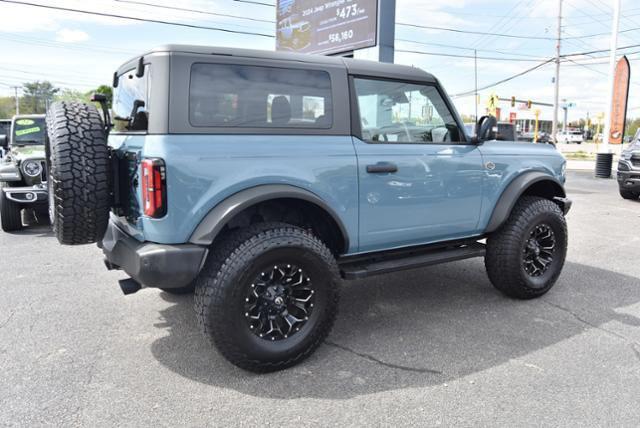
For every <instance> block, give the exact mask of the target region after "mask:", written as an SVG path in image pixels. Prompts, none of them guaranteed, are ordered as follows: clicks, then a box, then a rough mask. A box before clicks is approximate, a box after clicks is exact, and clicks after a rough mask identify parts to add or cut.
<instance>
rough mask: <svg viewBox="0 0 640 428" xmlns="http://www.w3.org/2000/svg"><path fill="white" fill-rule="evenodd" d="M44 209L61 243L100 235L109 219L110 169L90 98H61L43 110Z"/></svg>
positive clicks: (80, 241)
mask: <svg viewBox="0 0 640 428" xmlns="http://www.w3.org/2000/svg"><path fill="white" fill-rule="evenodd" d="M47 129H48V137H49V138H48V143H47V144H48V145H49V147H48V149H47V150H48V153H49V154H50V156H49V159H48V166H49V167H48V171H49V180H48V182H49V184H48V185H49V205H50V206H49V210H50V217H51V224H52V226H53V230H54V233H55V235H56V237H57V238H58V241H60V243H61V244H64V245H79V244H91V243H95V242H97V241H99V240H101V239H102V237H103V236H104V233H105V230H106V228H107V224H108V220H109V207H110V205H111V204H110V194H109V192H110V181H111V177H110V169H109V152H108V149H107V141H106V138H105V132H104V125H103V123H102V119H101V117H100V114H99V113H98V110H97V109H96V108H95V107H94V106H93V105H89V104H84V103H79V102H67V101H62V102H58V103H54V104H53V105H52V106H51V108H50V109H49V112H48V114H47Z"/></svg>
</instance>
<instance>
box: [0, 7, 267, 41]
mask: <svg viewBox="0 0 640 428" xmlns="http://www.w3.org/2000/svg"><path fill="white" fill-rule="evenodd" d="M0 2H3V3H12V4H20V5H23V6H31V7H39V8H43V9H52V10H61V11H64V12H75V13H82V14H85V15H94V16H104V17H108V18H117V19H126V20H130V21H138V22H149V23H152V24H162V25H173V26H176V27H185V28H195V29H199V30H211V31H221V32H224V33H231V34H242V35H250V36H259V37H269V38H271V39H273V38H275V36H274V35H273V34H266V33H258V32H251V31H240V30H231V29H228V28H220V27H209V26H206V25H196V24H186V23H183V22H173V21H165V20H161V19H148V18H138V17H135V16H126V15H117V14H115V13H105V12H91V11H88V10H81V9H72V8H68V7H60V6H47V5H44V4H38V3H29V2H22V1H15V0H0Z"/></svg>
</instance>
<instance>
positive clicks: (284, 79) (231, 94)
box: [189, 64, 333, 129]
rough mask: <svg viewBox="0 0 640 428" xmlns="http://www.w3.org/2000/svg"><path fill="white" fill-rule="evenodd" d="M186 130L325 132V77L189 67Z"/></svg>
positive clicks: (328, 119) (329, 117) (329, 118)
mask: <svg viewBox="0 0 640 428" xmlns="http://www.w3.org/2000/svg"><path fill="white" fill-rule="evenodd" d="M189 121H190V122H191V125H192V126H203V127H249V128H324V129H326V128H331V126H332V123H333V109H332V102H331V79H330V77H329V73H327V72H325V71H319V70H294V69H286V68H274V67H258V66H244V65H228V64H194V65H193V66H192V67H191V84H190V87H189Z"/></svg>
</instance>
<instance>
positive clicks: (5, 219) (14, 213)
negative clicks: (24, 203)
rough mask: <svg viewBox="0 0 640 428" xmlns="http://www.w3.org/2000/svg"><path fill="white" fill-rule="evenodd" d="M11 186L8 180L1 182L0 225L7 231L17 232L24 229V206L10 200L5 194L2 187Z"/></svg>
mask: <svg viewBox="0 0 640 428" xmlns="http://www.w3.org/2000/svg"><path fill="white" fill-rule="evenodd" d="M4 187H9V185H8V184H7V183H6V182H0V225H1V226H2V230H3V231H5V232H15V231H17V230H21V229H22V227H23V226H22V208H21V207H20V205H19V204H17V203H15V202H13V201H10V200H9V199H7V198H6V197H5V195H4V192H3V191H2V188H4Z"/></svg>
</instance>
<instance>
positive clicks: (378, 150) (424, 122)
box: [353, 78, 483, 251]
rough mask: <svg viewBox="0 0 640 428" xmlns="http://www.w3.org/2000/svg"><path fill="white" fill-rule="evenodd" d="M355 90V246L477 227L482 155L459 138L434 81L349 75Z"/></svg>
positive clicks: (436, 237) (467, 232) (435, 237)
mask: <svg viewBox="0 0 640 428" xmlns="http://www.w3.org/2000/svg"><path fill="white" fill-rule="evenodd" d="M353 91H354V92H355V96H356V98H357V103H358V111H359V122H360V125H361V130H360V132H356V133H359V134H360V135H359V136H357V137H354V146H355V150H356V154H357V157H358V177H359V184H360V190H359V205H360V221H359V224H360V226H359V228H360V229H359V230H360V241H359V242H360V251H375V250H383V249H388V248H393V247H401V246H408V245H416V244H424V243H430V242H436V241H441V240H449V239H457V238H464V237H468V236H472V235H474V234H476V233H477V227H478V220H479V217H480V207H481V201H482V180H483V162H482V156H481V154H480V151H479V150H478V148H477V146H476V145H475V144H470V143H468V142H465V141H464V137H463V135H462V131H461V130H460V128H459V126H458V124H457V122H456V120H455V118H454V115H453V114H452V112H451V110H450V108H449V106H448V105H447V103H446V102H445V100H444V98H443V97H442V95H441V94H440V93H439V91H438V89H437V87H436V86H435V85H430V84H418V83H411V82H402V81H393V80H379V79H368V78H354V79H353ZM356 128H357V127H356Z"/></svg>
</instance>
